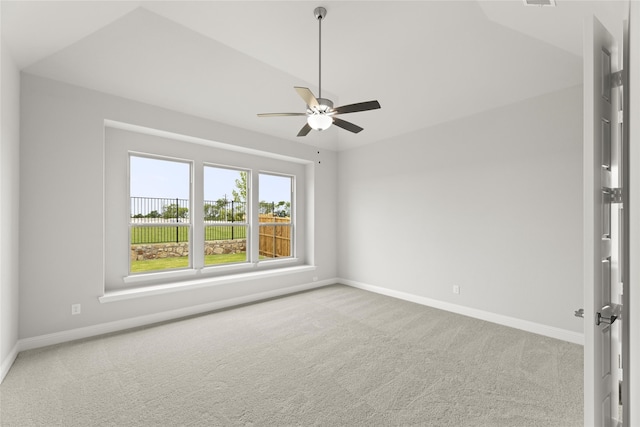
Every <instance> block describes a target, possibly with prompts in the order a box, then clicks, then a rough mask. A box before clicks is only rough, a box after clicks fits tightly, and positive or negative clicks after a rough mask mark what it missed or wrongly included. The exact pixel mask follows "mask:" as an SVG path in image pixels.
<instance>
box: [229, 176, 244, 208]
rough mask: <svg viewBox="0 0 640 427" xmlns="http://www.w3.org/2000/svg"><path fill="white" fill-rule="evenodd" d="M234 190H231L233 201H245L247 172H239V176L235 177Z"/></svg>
mask: <svg viewBox="0 0 640 427" xmlns="http://www.w3.org/2000/svg"><path fill="white" fill-rule="evenodd" d="M236 189H237V191H236V190H231V195H232V196H233V201H234V202H241V203H246V202H247V173H246V172H240V178H239V179H236Z"/></svg>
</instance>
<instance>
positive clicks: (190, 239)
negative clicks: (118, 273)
mask: <svg viewBox="0 0 640 427" xmlns="http://www.w3.org/2000/svg"><path fill="white" fill-rule="evenodd" d="M131 157H141V158H145V159H153V160H162V161H167V162H176V163H185V164H187V165H188V166H189V201H188V203H187V204H188V209H189V217H188V218H189V221H188V222H187V223H176V227H187V229H188V231H187V236H188V241H187V242H188V245H187V246H188V248H189V255H188V256H189V260H188V265H187V266H186V267H178V268H171V269H164V270H152V271H149V272H133V271H131V262H132V261H131V256H129V257H127V258H128V263H129V274H128V276H137V275H142V274H150V273H161V272H171V271H180V270H189V269H192V268H193V256H192V254H193V214H192V213H193V183H194V179H193V173H194V162H193V161H192V160H188V159H182V158H178V157H170V156H163V155H156V154H149V153H142V152H137V151H129V153H128V159H127V183H128V185H127V189H128V191H127V198H128V204H129V206H131V197H132V196H131ZM132 213H133V212H131V208H129V215H128V218H127V219H128V222H129V226H128V231H129V234H128V236H127V240H128V241H129V245H131V246H132V245H133V243H131V233H132V230H133V228H134V227H136V226H151V227H164V226H166V225H163V224H159V223H149V224H136V225H134V224H133V221H132V219H133V216H132V215H131V214H132Z"/></svg>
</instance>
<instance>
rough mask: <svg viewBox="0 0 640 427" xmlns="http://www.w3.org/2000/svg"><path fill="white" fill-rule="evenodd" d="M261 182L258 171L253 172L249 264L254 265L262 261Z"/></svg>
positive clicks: (250, 189)
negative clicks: (259, 183)
mask: <svg viewBox="0 0 640 427" xmlns="http://www.w3.org/2000/svg"><path fill="white" fill-rule="evenodd" d="M259 180H260V174H259V173H258V172H257V171H252V173H251V186H250V187H249V194H250V196H249V197H250V198H251V206H250V212H251V226H250V227H249V230H250V236H251V237H250V238H251V244H250V245H249V251H250V257H249V262H252V263H257V262H258V260H259V259H260V254H259V250H260V248H259V246H260V220H259V216H258V215H259V213H260V212H259V211H260V209H258V207H259V206H260V200H259V197H260V195H259V193H260V191H259V188H258V182H259Z"/></svg>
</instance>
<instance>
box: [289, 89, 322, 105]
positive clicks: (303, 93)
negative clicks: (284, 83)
mask: <svg viewBox="0 0 640 427" xmlns="http://www.w3.org/2000/svg"><path fill="white" fill-rule="evenodd" d="M294 89H295V90H296V92H298V95H300V98H302V99H304V102H306V103H307V105H308V106H309V107H317V106H318V105H320V104H318V100H317V99H316V97H315V96H313V93H312V92H311V91H310V90H309V88H306V87H298V86H294Z"/></svg>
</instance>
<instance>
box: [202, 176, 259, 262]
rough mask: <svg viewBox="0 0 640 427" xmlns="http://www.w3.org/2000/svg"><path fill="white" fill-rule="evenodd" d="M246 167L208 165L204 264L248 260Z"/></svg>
mask: <svg viewBox="0 0 640 427" xmlns="http://www.w3.org/2000/svg"><path fill="white" fill-rule="evenodd" d="M247 178H248V174H247V172H246V171H240V170H237V169H228V168H221V167H215V166H205V167H204V233H205V235H204V264H205V265H218V264H230V263H237V262H246V261H247V227H248V226H247V221H248V218H247Z"/></svg>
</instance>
